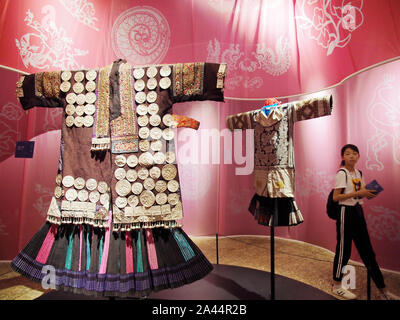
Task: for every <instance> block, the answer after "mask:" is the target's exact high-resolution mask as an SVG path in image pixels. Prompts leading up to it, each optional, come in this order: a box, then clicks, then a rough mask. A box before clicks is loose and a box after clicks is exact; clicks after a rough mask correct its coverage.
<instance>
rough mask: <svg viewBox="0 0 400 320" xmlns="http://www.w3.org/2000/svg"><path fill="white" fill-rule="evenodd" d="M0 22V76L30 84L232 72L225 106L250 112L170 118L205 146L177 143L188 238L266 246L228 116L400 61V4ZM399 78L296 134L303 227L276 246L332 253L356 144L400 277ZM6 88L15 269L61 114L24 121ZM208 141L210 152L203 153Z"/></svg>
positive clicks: (89, 9)
mask: <svg viewBox="0 0 400 320" xmlns="http://www.w3.org/2000/svg"><path fill="white" fill-rule="evenodd" d="M67 3H68V5H67ZM0 12H2V15H1V17H0V45H1V49H2V50H0V64H2V65H5V66H9V67H13V68H17V69H20V70H23V71H26V72H29V73H32V72H37V71H47V70H60V69H76V68H92V67H100V66H103V65H106V64H109V63H111V62H112V61H113V60H115V59H117V58H125V59H127V60H128V61H129V62H130V63H132V64H134V65H143V64H157V63H176V62H189V61H211V62H213V61H214V62H226V63H227V64H228V74H227V78H226V91H225V96H226V97H228V98H229V97H237V98H242V99H245V101H235V100H232V99H227V100H226V103H212V102H195V103H183V104H176V105H175V106H174V111H175V112H176V113H178V114H185V115H188V116H190V117H193V118H196V119H198V120H200V122H201V126H200V130H199V131H197V132H195V131H193V130H190V129H180V131H179V136H178V141H177V144H178V147H179V150H180V152H182V154H181V155H182V156H181V157H180V158H179V160H180V163H179V166H180V175H181V183H182V194H183V198H184V202H183V205H184V212H185V220H184V224H185V231H186V232H188V233H189V234H192V235H210V234H215V232H217V231H218V232H219V233H220V234H224V235H230V234H268V232H269V230H268V229H267V228H265V227H262V226H259V225H257V224H256V222H255V220H254V219H253V218H252V216H251V215H250V213H249V212H248V211H247V207H248V204H249V201H250V199H251V197H252V195H253V193H254V191H253V187H252V176H251V175H242V176H238V175H235V169H236V168H237V167H240V166H243V165H238V164H237V163H235V162H234V161H233V163H232V164H229V163H226V159H229V150H228V148H225V147H227V146H229V145H225V143H224V140H223V139H222V138H218V137H217V138H215V134H216V135H217V136H218V135H219V133H220V132H222V130H223V129H224V128H225V118H226V116H227V115H229V114H232V113H237V112H242V111H248V110H253V109H257V108H259V107H260V106H261V104H262V100H261V101H250V100H249V99H251V98H260V99H262V98H266V97H270V96H275V97H276V96H286V95H293V94H299V93H306V92H312V91H317V90H320V89H321V88H324V87H328V86H330V85H333V84H335V83H338V82H339V81H340V80H342V79H343V78H345V77H347V76H349V75H350V74H353V73H355V72H357V71H359V70H361V69H363V68H365V67H368V66H371V65H373V64H376V63H379V62H382V61H385V60H387V59H391V58H394V57H398V56H400V41H399V39H400V21H399V19H398V17H399V14H400V2H399V1H396V0H385V1H381V0H368V1H365V0H364V1H362V0H358V1H346V0H341V1H339V0H300V1H299V0H297V1H295V0H294V1H281V0H269V1H257V0H247V1H234V0H204V1H203V0H202V1H200V0H199V1H195V0H193V1H181V0H169V1H163V2H161V1H155V0H154V1H152V0H147V1H132V0H129V1H128V0H120V1H106V0H97V1H93V0H92V1H90V0H79V1H78V0H75V1H71V0H70V1H66V0H57V1H49V0H47V1H45V0H37V1H34V2H33V1H28V0H13V1H10V0H2V1H0ZM399 75H400V63H399V62H392V63H390V64H387V65H384V66H381V67H379V68H375V69H373V70H370V71H367V72H364V73H362V74H360V75H358V76H356V77H353V78H352V79H350V80H348V81H347V82H345V83H344V84H343V85H341V86H340V87H337V88H336V89H332V90H331V91H329V92H330V93H332V94H333V96H334V107H335V108H334V112H333V115H332V116H330V117H324V118H319V119H313V120H309V121H303V122H299V123H297V124H296V125H295V138H294V142H295V157H296V201H297V203H298V205H299V207H300V209H301V211H302V213H303V215H304V217H305V222H304V223H303V224H301V225H299V226H296V227H292V228H286V227H281V228H277V231H276V233H277V235H278V236H282V237H287V238H291V239H298V240H301V241H306V242H309V243H313V244H316V245H320V246H323V247H325V248H327V249H329V250H333V249H334V247H335V227H334V223H333V222H332V221H330V220H329V219H328V218H327V216H326V215H325V213H324V212H325V210H324V206H325V201H326V197H327V194H328V193H329V190H330V189H331V188H332V185H333V177H334V174H335V172H336V170H337V168H338V164H339V162H340V157H339V151H340V147H341V146H342V145H343V144H345V143H348V142H350V143H355V144H357V145H358V146H359V148H360V151H361V159H360V162H359V168H360V169H361V170H362V171H363V173H364V176H365V178H366V180H367V181H369V180H371V179H373V178H375V179H377V180H378V181H379V182H380V183H381V184H382V185H383V186H384V188H385V191H384V192H383V193H382V194H381V195H380V196H379V197H377V198H376V199H374V200H370V201H366V203H365V213H366V218H367V222H368V227H369V230H370V235H371V239H372V242H373V245H374V248H375V251H376V254H377V258H378V261H379V263H380V264H381V266H383V267H385V268H389V269H393V270H398V271H400V258H399V254H398V253H399V252H400V209H399V208H400V200H399V197H398V190H399V187H400V179H399V178H400V174H399V173H400V141H399V138H400V136H399V132H400V130H399V123H400V121H399V120H400V119H399V117H400V111H399V110H400V96H399V92H400V76H399ZM0 77H1V79H2V81H1V83H2V86H1V87H0V181H1V184H0V259H12V258H13V257H14V256H15V255H16V253H17V252H18V250H19V249H21V248H22V246H24V245H25V244H26V242H27V241H28V240H29V239H30V238H31V237H32V235H33V234H34V233H35V232H36V231H37V230H38V228H39V227H40V226H41V225H42V223H43V222H44V221H45V213H46V210H47V207H48V205H49V202H50V198H51V195H52V193H53V187H54V184H53V183H54V178H55V173H56V168H57V159H58V152H59V138H60V124H61V122H60V121H61V111H60V110H46V109H39V108H37V109H34V110H31V111H29V113H26V112H24V111H23V110H22V109H21V108H20V105H19V103H18V102H17V101H16V98H15V95H14V92H15V82H16V80H17V78H18V76H17V74H16V73H14V72H11V71H5V70H0ZM304 97H305V96H304ZM302 98H303V97H296V98H293V100H297V99H302ZM246 99H247V100H246ZM206 129H213V130H214V131H213V132H211V131H212V130H206ZM210 132H211V133H214V138H215V140H214V143H207V141H211V140H208V138H207V135H208V134H210ZM210 139H211V138H210ZM17 140H31V141H35V154H34V158H33V159H15V158H14V156H13V155H14V150H15V142H16V141H17ZM246 145H247V144H246V141H245V137H244V136H243V147H246ZM207 151H210V152H211V151H218V152H219V153H220V154H219V156H218V154H217V155H216V157H217V161H215V163H212V162H211V161H203V162H204V163H201V161H197V160H196V159H201V156H202V155H203V156H204V155H205V154H206V152H207ZM243 152H244V151H243ZM210 158H211V156H210ZM188 159H189V160H190V159H191V160H190V161H187V160H188ZM224 161H225V163H224ZM353 252H354V253H353V256H352V258H353V259H357V260H359V257H358V255H357V254H356V253H355V251H353Z"/></svg>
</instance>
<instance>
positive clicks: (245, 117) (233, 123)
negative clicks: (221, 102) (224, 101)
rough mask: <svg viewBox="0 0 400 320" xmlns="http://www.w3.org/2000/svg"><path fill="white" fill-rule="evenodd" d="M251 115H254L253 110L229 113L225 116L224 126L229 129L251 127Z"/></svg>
mask: <svg viewBox="0 0 400 320" xmlns="http://www.w3.org/2000/svg"><path fill="white" fill-rule="evenodd" d="M253 115H254V111H249V112H243V113H238V114H234V115H230V116H228V117H227V118H226V127H227V128H228V129H229V130H234V129H242V130H245V129H253V121H252V118H253Z"/></svg>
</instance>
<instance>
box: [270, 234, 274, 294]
mask: <svg viewBox="0 0 400 320" xmlns="http://www.w3.org/2000/svg"><path fill="white" fill-rule="evenodd" d="M270 240H271V241H270V243H271V244H270V247H271V300H275V234H274V226H271V238H270Z"/></svg>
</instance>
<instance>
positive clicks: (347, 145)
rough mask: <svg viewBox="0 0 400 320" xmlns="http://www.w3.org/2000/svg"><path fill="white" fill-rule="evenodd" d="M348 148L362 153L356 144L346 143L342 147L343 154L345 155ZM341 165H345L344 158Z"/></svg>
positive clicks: (341, 152)
mask: <svg viewBox="0 0 400 320" xmlns="http://www.w3.org/2000/svg"><path fill="white" fill-rule="evenodd" d="M346 149H351V150H353V151H354V152H357V153H358V154H360V151H359V150H358V148H357V146H355V145H354V144H346V145H344V146H343V147H342V150H341V151H340V154H341V156H342V157H343V155H344V152H345V151H346ZM340 165H341V166H344V165H345V163H344V160H342V162H341V163H340Z"/></svg>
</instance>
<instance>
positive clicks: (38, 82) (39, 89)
mask: <svg viewBox="0 0 400 320" xmlns="http://www.w3.org/2000/svg"><path fill="white" fill-rule="evenodd" d="M35 96H37V97H42V96H43V72H37V73H35Z"/></svg>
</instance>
